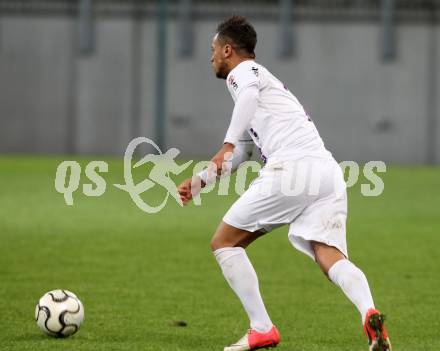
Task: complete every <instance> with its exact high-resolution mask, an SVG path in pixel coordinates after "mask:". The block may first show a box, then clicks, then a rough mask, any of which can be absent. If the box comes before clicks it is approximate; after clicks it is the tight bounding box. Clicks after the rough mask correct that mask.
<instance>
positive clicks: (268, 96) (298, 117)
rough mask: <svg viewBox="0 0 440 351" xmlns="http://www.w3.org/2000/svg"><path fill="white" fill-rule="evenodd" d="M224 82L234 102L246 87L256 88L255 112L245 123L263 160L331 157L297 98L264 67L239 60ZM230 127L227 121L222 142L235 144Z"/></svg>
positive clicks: (234, 136) (249, 61)
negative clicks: (227, 127)
mask: <svg viewBox="0 0 440 351" xmlns="http://www.w3.org/2000/svg"><path fill="white" fill-rule="evenodd" d="M226 85H227V87H228V89H229V92H230V93H231V96H232V98H233V99H234V102H237V100H238V99H239V96H240V94H242V93H243V91H246V89H247V88H250V87H253V88H254V89H255V87H257V88H258V98H257V104H256V108H255V110H252V113H253V112H254V111H255V113H253V116H251V117H250V118H249V119H248V121H245V123H246V130H247V132H248V133H249V135H250V136H251V138H252V139H253V141H254V143H255V144H256V145H257V147H258V148H259V149H260V152H261V158H262V159H263V161H264V162H265V163H266V162H268V164H273V163H278V162H282V161H287V160H297V159H300V158H303V157H307V156H312V157H320V158H327V159H328V158H331V154H330V152H329V151H327V150H326V148H325V147H324V143H323V141H322V139H321V137H320V135H319V133H318V131H317V129H316V127H315V125H314V123H313V122H312V121H311V119H310V117H309V116H308V115H307V113H306V112H305V110H304V108H303V106H302V105H301V104H300V102H299V101H298V99H297V98H296V97H295V96H294V95H293V94H292V93H291V92H290V91H289V90H288V89H287V87H286V86H285V85H284V84H283V83H282V82H280V81H279V80H278V79H277V78H276V77H274V76H273V75H272V74H271V73H270V72H269V71H268V70H267V69H266V68H265V67H263V66H261V65H259V64H258V63H256V62H255V61H253V60H247V61H243V62H241V63H240V64H239V65H237V66H236V67H235V68H234V69H233V70H232V71H231V72H229V74H228V76H227V79H226ZM233 118H234V116H233ZM236 118H241V116H237V117H236ZM234 128H235V129H236V127H233V125H232V123H231V126H230V128H229V130H228V133H227V135H226V138H225V142H231V143H233V144H236V141H237V137H236V135H235V134H234V130H233V129H234Z"/></svg>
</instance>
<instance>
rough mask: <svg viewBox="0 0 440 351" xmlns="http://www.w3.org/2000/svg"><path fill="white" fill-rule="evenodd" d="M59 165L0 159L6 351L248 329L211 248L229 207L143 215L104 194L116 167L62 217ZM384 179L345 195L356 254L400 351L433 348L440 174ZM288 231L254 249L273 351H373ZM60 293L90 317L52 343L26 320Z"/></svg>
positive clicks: (209, 201)
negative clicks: (379, 190) (377, 191)
mask: <svg viewBox="0 0 440 351" xmlns="http://www.w3.org/2000/svg"><path fill="white" fill-rule="evenodd" d="M97 159H99V158H97ZM61 160H62V159H61V158H27V157H12V156H10V157H7V156H3V157H1V158H0V277H1V280H0V311H1V313H0V350H17V351H24V350H33V351H34V350H38V351H42V350H84V351H86V350H93V351H99V350H106V351H107V350H119V351H122V350H130V351H133V350H155V351H158V350H164V351H165V350H166V351H178V350H179V351H185V350H188V351H190V350H191V351H195V350H200V351H202V350H203V351H207V350H222V349H223V346H224V345H226V344H228V343H230V342H233V341H236V339H238V338H239V337H241V336H242V335H243V333H244V332H245V330H246V329H247V327H248V322H247V318H246V316H245V313H244V311H243V310H242V308H241V305H240V304H239V301H238V300H237V298H236V297H235V295H234V294H233V292H232V291H231V290H230V289H229V287H228V286H227V284H226V282H225V281H224V279H223V276H222V274H221V272H220V269H219V267H218V266H217V264H216V262H215V260H214V258H213V257H212V254H211V252H210V249H209V241H210V237H211V234H212V233H213V232H214V230H215V228H216V226H217V224H218V222H219V221H220V220H221V218H222V216H223V214H224V212H225V211H226V210H227V209H228V207H229V206H230V204H232V202H233V201H234V199H235V198H236V197H235V196H217V195H215V193H211V194H208V195H206V196H204V197H203V198H202V200H203V203H202V206H201V207H196V206H194V205H190V206H188V207H186V208H180V207H179V206H178V205H177V204H176V203H173V202H171V201H172V200H170V201H169V203H168V205H167V207H166V208H165V209H164V210H163V211H161V212H160V213H159V214H155V215H149V214H145V213H143V212H141V211H140V210H139V209H138V208H137V207H135V205H134V204H133V202H132V201H131V199H130V197H129V196H128V194H127V193H124V192H122V191H120V190H118V189H116V188H115V187H113V186H112V185H111V184H113V183H122V182H123V178H122V162H121V161H120V160H110V161H109V173H108V174H105V175H104V178H105V179H106V181H107V191H106V193H105V194H104V195H103V196H102V197H98V198H92V197H86V196H84V195H82V194H81V192H80V191H77V192H76V193H75V194H74V206H72V207H68V206H66V205H65V203H64V199H63V197H62V195H61V194H58V193H57V192H56V191H55V188H54V178H55V170H56V167H57V165H58V163H59V162H60V161H61ZM86 162H87V160H82V161H81V164H82V166H83V169H84V166H85V164H86ZM382 176H383V179H384V181H385V191H384V193H383V195H382V196H380V197H376V198H366V197H363V196H361V195H360V188H359V186H356V187H354V188H351V189H350V191H349V221H348V245H349V253H350V257H351V259H352V260H353V261H354V262H355V263H356V264H357V265H359V266H360V267H361V268H362V269H363V270H364V272H365V273H366V275H367V277H368V279H369V282H370V286H371V288H372V291H373V294H374V296H375V302H376V305H377V307H378V308H380V309H381V310H383V312H385V313H386V314H387V316H388V329H389V331H390V334H391V341H392V342H393V346H394V350H398V351H400V350H402V351H404V350H408V351H417V350H420V351H427V350H440V337H439V330H440V322H439V317H438V314H439V312H440V301H439V291H440V274H439V268H440V259H439V247H440V205H439V204H440V168H423V167H397V166H396V167H389V168H388V171H387V173H386V174H383V175H382ZM182 179H183V177H180V178H179V179H178V180H182ZM86 182H87V180H86V179H85V178H84V175H83V178H82V180H81V185H82V184H83V183H86ZM161 195H163V193H162V192H161V190H159V189H157V190H156V189H152V190H150V191H149V192H148V193H146V194H145V195H144V196H145V197H146V198H148V201H152V202H154V201H158V200H159V199H160V196H161ZM286 234H287V228H286V227H285V228H281V229H278V230H276V231H274V232H272V233H271V234H269V235H267V236H265V237H263V238H261V239H259V240H258V241H257V242H256V243H254V244H253V245H252V246H251V247H250V248H249V250H248V252H249V256H250V259H251V260H252V262H253V263H254V265H255V268H256V270H257V273H258V274H259V279H260V285H261V290H262V294H263V297H264V299H265V302H266V305H267V308H268V310H269V312H270V315H271V317H272V319H273V321H274V322H275V323H276V325H277V326H278V328H279V330H280V332H281V334H282V338H283V341H282V343H281V344H280V346H279V348H278V350H280V351H283V350H285V351H287V350H289V351H296V350H298V351H299V350H307V351H358V350H359V351H361V350H367V345H366V340H365V337H364V335H363V334H362V330H361V323H360V317H359V315H358V312H357V311H356V310H355V308H354V306H352V305H351V304H350V303H349V302H348V301H347V300H346V298H345V297H344V296H343V295H342V293H341V292H340V291H339V289H337V288H336V287H335V286H334V285H332V284H331V283H329V282H328V280H327V279H326V278H325V277H324V276H323V275H322V274H321V272H320V271H319V269H318V267H317V266H316V265H315V264H314V263H313V262H312V261H311V260H310V259H309V258H308V257H306V256H305V255H303V254H301V253H299V252H297V251H296V250H295V249H294V248H293V247H292V246H291V244H290V243H289V242H288V240H287V235H286ZM55 288H65V289H68V290H71V291H73V292H75V293H76V294H77V295H78V296H79V297H80V298H81V300H82V301H83V303H84V306H85V314H86V320H85V324H84V325H83V326H82V328H81V330H80V331H79V332H78V333H77V334H76V335H74V336H73V337H71V338H67V339H51V338H48V337H46V336H44V335H43V334H42V333H41V332H40V330H39V329H38V327H37V325H36V323H35V321H34V320H33V316H34V308H35V304H36V302H37V301H38V299H39V298H40V296H41V295H43V293H45V292H46V291H48V290H51V289H55ZM176 320H183V321H185V322H187V323H188V326H186V327H176V326H173V325H172V323H171V322H172V321H176Z"/></svg>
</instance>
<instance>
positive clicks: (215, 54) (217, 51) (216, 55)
mask: <svg viewBox="0 0 440 351" xmlns="http://www.w3.org/2000/svg"><path fill="white" fill-rule="evenodd" d="M211 50H212V56H211V65H212V68H213V70H214V73H215V75H216V77H217V78H221V79H226V77H227V76H228V73H229V69H228V64H227V62H226V57H225V53H224V46H222V45H221V44H220V43H219V41H218V39H217V35H216V36H215V37H214V39H212V44H211Z"/></svg>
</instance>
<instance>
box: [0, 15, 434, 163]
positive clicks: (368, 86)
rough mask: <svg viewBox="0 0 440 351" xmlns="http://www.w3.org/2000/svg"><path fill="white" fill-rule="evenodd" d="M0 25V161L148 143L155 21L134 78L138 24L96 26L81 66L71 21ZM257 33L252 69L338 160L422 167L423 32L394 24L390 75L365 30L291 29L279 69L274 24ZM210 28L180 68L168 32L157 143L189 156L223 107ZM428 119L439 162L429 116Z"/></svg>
mask: <svg viewBox="0 0 440 351" xmlns="http://www.w3.org/2000/svg"><path fill="white" fill-rule="evenodd" d="M0 22H1V30H0V92H1V94H0V152H38V153H65V152H70V151H73V152H77V153H89V154H90V153H100V154H114V155H122V154H123V151H124V149H125V147H126V145H127V144H128V142H129V140H130V139H131V138H132V137H133V136H136V135H144V136H147V137H151V138H153V139H154V102H155V85H154V79H155V72H156V71H155V45H156V44H155V35H156V28H155V23H154V22H152V21H149V20H145V21H143V22H142V23H141V24H140V27H139V29H140V31H139V32H140V38H141V46H140V48H139V53H140V60H141V63H142V64H141V66H140V67H137V68H136V67H133V65H132V62H133V55H134V52H135V51H136V49H137V47H136V45H137V44H136V42H135V40H134V36H133V33H134V32H135V30H136V24H135V23H134V22H133V21H132V20H130V19H129V18H125V19H115V18H113V19H111V18H107V19H97V21H96V23H95V25H96V26H95V27H96V40H97V47H96V51H95V53H94V54H92V55H90V56H80V55H78V53H77V51H76V46H77V42H76V40H77V37H76V30H77V27H76V23H75V22H74V20H73V19H71V18H67V17H65V18H54V17H51V18H43V17H39V18H30V17H23V18H20V17H13V18H1V19H0ZM255 26H256V29H257V31H258V33H259V44H258V46H257V51H256V52H257V59H258V61H259V62H260V63H262V64H263V65H265V66H266V67H267V68H268V69H269V70H271V71H272V72H273V73H274V74H275V75H277V76H278V77H279V78H281V79H282V80H283V81H284V82H285V83H286V84H287V85H288V86H289V88H290V90H291V91H292V92H293V93H294V94H295V95H297V97H298V98H299V99H300V100H301V101H302V103H303V105H304V106H305V107H306V109H308V111H309V112H310V114H311V115H312V117H313V119H314V120H315V123H316V124H317V126H318V129H319V130H320V133H321V135H322V137H323V139H324V141H325V142H326V144H327V146H328V148H329V149H330V150H331V151H332V152H333V154H334V155H335V156H336V157H337V158H338V159H340V160H384V161H387V162H397V163H424V162H425V161H426V157H427V145H428V143H427V140H426V138H427V135H428V134H429V133H428V124H427V120H428V113H429V111H430V108H429V105H428V104H429V99H428V96H429V94H428V92H429V89H430V84H429V79H432V76H433V75H434V76H435V77H436V79H437V87H438V89H437V96H438V98H437V99H435V100H436V102H437V104H438V101H440V73H439V72H438V71H439V69H437V70H436V71H435V72H431V71H430V68H429V65H428V64H427V62H428V53H429V52H430V45H431V44H432V43H431V42H430V36H429V31H430V28H429V27H428V26H426V25H422V24H407V25H400V26H399V27H398V32H397V35H398V59H397V61H396V62H393V63H388V64H384V63H382V62H381V60H380V53H379V34H380V33H379V28H378V27H377V25H376V24H373V23H343V24H342V23H339V24H338V23H322V24H320V23H316V22H315V23H311V22H305V23H300V24H298V25H297V26H296V35H297V40H298V43H297V44H298V50H297V52H298V55H297V56H296V57H295V58H292V59H289V60H280V59H278V58H277V57H276V45H277V40H276V36H277V27H276V25H274V24H273V23H270V22H267V21H264V22H261V21H260V22H258V21H257V22H255ZM214 28H215V22H211V21H208V20H206V21H198V22H197V23H196V24H195V30H194V32H195V33H196V43H195V52H194V56H193V57H191V58H186V59H182V58H180V57H178V55H177V52H176V48H177V44H176V40H177V39H178V37H177V35H176V31H177V30H178V27H177V26H176V24H175V23H174V22H170V23H169V26H168V33H169V45H168V61H167V63H168V78H167V87H168V98H167V102H168V103H167V112H168V113H167V120H166V139H167V144H168V147H171V146H173V147H177V148H179V149H181V151H182V154H183V155H184V156H188V157H189V156H208V155H209V154H211V153H212V152H214V151H215V150H216V149H217V148H218V146H219V145H220V144H221V142H222V140H223V136H224V133H225V131H226V128H227V125H228V121H229V118H230V113H231V111H232V108H233V104H232V99H231V98H230V96H229V93H228V92H227V90H226V87H225V85H224V81H221V80H217V79H216V78H215V77H214V75H213V73H212V71H211V67H210V64H209V57H210V42H211V38H212V34H213V30H214ZM436 30H437V32H438V33H439V35H437V41H438V42H437V45H438V46H439V47H440V29H439V28H437V29H436ZM439 66H440V63H439ZM437 68H438V67H437ZM136 74H139V75H140V76H139V77H138V78H139V79H140V86H139V88H140V95H139V96H140V102H139V106H138V109H139V116H140V120H141V124H140V128H139V130H138V131H137V132H136V131H133V129H134V128H135V125H133V120H135V118H136V113H137V112H136V111H137V109H136V106H135V105H134V103H136V99H134V97H133V94H134V93H135V92H136V77H135V75H136ZM431 86H432V85H431ZM431 110H432V107H431ZM435 110H436V111H437V112H436V114H437V116H436V118H437V125H436V129H437V133H436V134H437V144H436V145H437V149H438V150H439V152H437V162H438V163H440V137H438V136H440V116H439V114H440V108H439V106H437V108H436V109H435ZM381 126H382V128H381ZM135 134H136V135H135Z"/></svg>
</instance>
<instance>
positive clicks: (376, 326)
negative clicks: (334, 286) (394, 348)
mask: <svg viewBox="0 0 440 351" xmlns="http://www.w3.org/2000/svg"><path fill="white" fill-rule="evenodd" d="M384 321H385V316H384V315H383V314H382V313H380V312H379V311H378V310H375V309H373V308H370V309H369V310H368V312H367V316H366V317H365V324H364V331H365V334H367V337H368V345H369V350H370V351H391V343H390V338H389V337H388V332H387V330H386V329H385V326H384V325H383V324H384Z"/></svg>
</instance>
